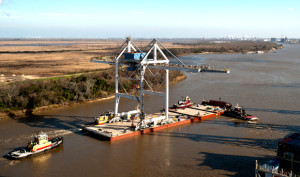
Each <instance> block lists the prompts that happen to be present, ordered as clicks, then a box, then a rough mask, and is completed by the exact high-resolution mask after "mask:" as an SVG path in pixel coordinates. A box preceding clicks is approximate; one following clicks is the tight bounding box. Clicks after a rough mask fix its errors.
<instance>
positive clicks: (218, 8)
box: [0, 0, 300, 38]
mask: <svg viewBox="0 0 300 177" xmlns="http://www.w3.org/2000/svg"><path fill="white" fill-rule="evenodd" d="M129 35H130V36H132V37H135V38H153V37H155V38H202V37H204V38H213V37H242V36H245V37H289V38H300V0H180V1H179V0H148V1H144V0H0V38H124V37H126V36H129Z"/></svg>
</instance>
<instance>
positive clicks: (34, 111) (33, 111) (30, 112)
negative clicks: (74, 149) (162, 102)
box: [0, 74, 187, 120]
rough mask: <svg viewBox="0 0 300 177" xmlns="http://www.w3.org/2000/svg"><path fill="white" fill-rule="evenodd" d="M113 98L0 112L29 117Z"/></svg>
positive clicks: (2, 115) (4, 115) (0, 117)
mask: <svg viewBox="0 0 300 177" xmlns="http://www.w3.org/2000/svg"><path fill="white" fill-rule="evenodd" d="M186 77H187V76H186V75H185V74H184V75H181V76H178V77H176V79H175V80H174V81H170V84H171V85H172V84H175V83H177V82H181V81H183V80H185V79H186ZM113 98H115V95H109V96H107V97H104V98H97V99H92V100H85V101H81V102H73V103H62V104H52V105H48V106H42V107H37V108H34V109H23V110H14V111H9V112H0V120H4V119H9V118H13V119H18V118H22V117H28V116H31V115H35V114H38V113H41V112H44V111H52V110H59V109H64V108H67V107H71V106H74V105H79V104H84V103H93V102H98V101H99V102H100V101H105V100H109V99H113Z"/></svg>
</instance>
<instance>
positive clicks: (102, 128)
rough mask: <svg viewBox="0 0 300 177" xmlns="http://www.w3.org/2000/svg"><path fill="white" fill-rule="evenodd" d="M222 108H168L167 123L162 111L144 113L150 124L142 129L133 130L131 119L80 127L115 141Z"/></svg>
mask: <svg viewBox="0 0 300 177" xmlns="http://www.w3.org/2000/svg"><path fill="white" fill-rule="evenodd" d="M223 113H224V110H223V109H221V108H219V107H217V106H209V105H206V106H205V105H193V106H191V107H189V108H184V109H169V120H172V122H171V123H169V124H161V122H162V120H163V119H164V118H165V115H164V113H155V114H149V115H146V118H145V122H146V123H151V126H150V127H148V128H146V129H143V130H137V131H136V130H135V128H134V127H132V126H131V125H132V121H123V122H114V123H105V124H103V125H97V126H95V125H86V126H84V127H83V128H82V129H83V131H84V132H87V133H89V134H91V135H96V136H97V137H99V138H100V139H103V140H107V141H116V140H121V139H125V138H129V137H132V136H136V135H142V134H146V133H149V132H155V131H158V130H163V129H168V128H171V127H176V126H179V125H185V124H190V123H191V122H198V121H200V120H203V119H207V118H212V117H216V116H220V115H221V114H223ZM139 121H140V120H139V119H138V120H137V119H136V120H133V124H134V125H137V123H138V122H139Z"/></svg>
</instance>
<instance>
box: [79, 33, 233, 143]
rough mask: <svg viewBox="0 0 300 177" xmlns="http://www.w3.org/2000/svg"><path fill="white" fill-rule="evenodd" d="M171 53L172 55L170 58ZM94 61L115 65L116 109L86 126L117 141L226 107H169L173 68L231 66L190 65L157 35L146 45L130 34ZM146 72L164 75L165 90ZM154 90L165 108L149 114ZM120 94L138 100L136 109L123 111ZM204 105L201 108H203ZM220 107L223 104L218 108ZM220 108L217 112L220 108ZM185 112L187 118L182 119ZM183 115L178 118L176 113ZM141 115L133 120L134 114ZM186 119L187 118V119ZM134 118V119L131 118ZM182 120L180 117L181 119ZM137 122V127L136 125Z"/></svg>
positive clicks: (213, 69) (200, 69)
mask: <svg viewBox="0 0 300 177" xmlns="http://www.w3.org/2000/svg"><path fill="white" fill-rule="evenodd" d="M169 57H170V58H169ZM91 62H94V63H104V64H110V65H114V66H115V104H114V112H113V114H109V115H112V118H111V119H110V120H109V123H107V124H104V125H96V126H94V125H90V126H85V127H84V128H83V130H84V131H87V132H91V133H94V134H97V135H101V136H102V137H106V138H108V139H109V140H111V141H113V140H116V139H120V138H122V137H129V136H134V135H138V134H143V133H146V132H151V131H154V130H158V129H163V128H168V127H170V126H176V125H181V124H184V123H190V122H192V121H194V120H198V119H199V120H200V119H203V118H206V117H211V116H216V115H220V114H221V113H222V111H220V110H217V109H216V110H215V108H213V110H214V111H211V110H208V109H206V108H201V107H195V106H194V107H191V108H186V109H185V110H179V109H178V110H172V109H170V110H169V70H177V71H185V72H193V73H200V72H213V73H230V69H228V68H220V67H212V66H201V65H186V64H184V63H183V62H182V61H181V60H180V59H179V58H177V57H176V56H175V55H174V54H172V53H171V52H170V51H169V50H168V49H167V48H165V47H164V46H163V45H162V44H161V43H160V42H159V41H158V40H157V39H153V40H152V41H151V42H150V43H149V44H148V45H147V46H146V47H145V48H144V49H142V50H141V49H140V48H138V47H137V45H135V43H134V42H133V41H132V40H131V38H130V37H128V38H127V39H126V41H125V42H124V43H123V45H121V46H120V48H118V49H117V51H116V52H114V53H113V54H112V55H111V56H110V57H102V58H100V57H99V58H92V59H91ZM151 69H156V70H164V72H165V74H164V76H162V74H161V73H159V72H157V71H152V70H151ZM146 72H148V75H149V76H151V77H153V78H161V79H163V81H162V83H161V85H160V86H162V85H163V84H164V85H165V91H164V92H161V91H160V90H158V89H155V88H152V87H151V82H150V81H147V79H146V78H145V75H147V74H146ZM128 81H130V82H132V83H133V85H132V88H131V90H128V89H127V90H126V89H125V87H124V86H123V85H125V84H128V83H129V82H128ZM145 94H150V95H155V96H161V97H164V100H165V101H164V106H162V107H164V111H163V113H157V114H152V115H146V114H145V112H144V107H145V106H147V105H145V104H144V95H145ZM120 98H125V99H131V100H135V101H137V106H136V107H135V109H134V110H131V111H128V112H123V113H119V102H120ZM200 108H201V109H200ZM218 109H219V108H218ZM216 111H217V112H216ZM181 114H183V115H185V118H184V117H183V119H180V117H182V116H180V115H181ZM174 116H175V117H176V116H177V117H179V119H177V122H176V120H175V119H174V118H173V117H174ZM135 117H136V118H138V119H135V120H132V118H135ZM185 119H186V120H185ZM130 120H131V121H130ZM178 120H180V121H178ZM132 124H134V125H135V126H134V127H135V128H132V127H133V126H132Z"/></svg>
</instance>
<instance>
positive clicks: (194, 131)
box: [0, 45, 300, 177]
mask: <svg viewBox="0 0 300 177" xmlns="http://www.w3.org/2000/svg"><path fill="white" fill-rule="evenodd" d="M182 59H183V60H184V61H187V62H190V63H207V64H211V65H218V66H228V67H230V68H231V73H230V74H228V75H226V74H208V73H205V74H187V75H188V77H187V79H186V80H185V81H182V82H180V83H177V84H173V85H172V86H171V87H170V103H175V102H176V101H177V100H178V99H180V98H181V96H185V95H189V96H190V97H191V98H192V100H193V101H194V102H201V100H202V99H219V98H222V100H226V101H228V102H231V103H233V104H236V103H239V104H240V105H243V106H245V108H246V111H247V110H248V111H247V112H248V113H250V114H253V115H256V116H258V117H259V118H260V120H259V121H258V122H257V123H249V122H243V121H239V120H236V119H233V118H228V117H223V116H220V117H217V118H212V119H209V120H204V121H201V122H200V123H192V124H189V125H184V126H181V127H175V128H172V129H169V130H163V131H159V132H154V133H150V134H146V135H142V136H136V137H132V138H128V139H125V140H121V141H117V142H106V141H100V140H97V139H95V138H92V137H89V136H85V135H83V134H82V133H81V132H80V131H79V130H78V129H79V125H80V124H82V123H86V122H91V121H93V118H94V117H95V116H97V115H98V114H99V113H101V112H104V111H107V110H112V109H113V99H111V100H106V101H103V102H94V103H86V104H81V105H76V106H72V107H69V108H66V109H61V110H55V111H47V112H43V113H41V114H40V115H38V116H34V117H31V118H23V119H17V120H13V119H9V120H1V121H0V154H1V155H5V154H6V153H7V152H9V151H11V150H12V149H14V148H16V147H20V146H24V145H26V143H27V141H29V140H30V139H31V138H32V135H33V134H34V133H35V132H36V131H40V130H42V131H45V132H47V133H48V134H49V135H50V136H64V140H65V141H64V145H63V147H62V148H59V149H55V150H53V151H50V152H47V153H45V154H42V155H39V156H35V157H31V158H27V159H23V160H8V159H5V158H3V157H0V176H46V177H47V176H184V177H185V176H243V177H244V176H254V164H255V160H256V159H258V160H260V159H264V158H270V157H272V156H274V155H275V154H276V146H277V142H278V140H279V139H281V138H283V137H284V136H285V135H286V134H289V133H291V132H297V131H300V108H299V106H300V45H286V46H285V48H284V49H280V50H278V51H276V53H267V54H259V55H256V54H254V55H243V54H218V55H217V54H212V55H191V56H186V57H182ZM162 102H163V101H162V99H161V98H159V97H149V96H148V97H146V106H147V108H146V111H147V112H149V113H150V112H157V111H159V110H160V108H162V107H163V103H162ZM134 106H135V105H134V103H133V102H130V101H128V100H121V111H122V110H123V111H124V110H127V109H132V108H133V107H134Z"/></svg>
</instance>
